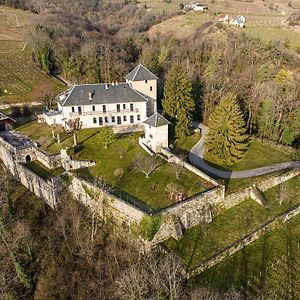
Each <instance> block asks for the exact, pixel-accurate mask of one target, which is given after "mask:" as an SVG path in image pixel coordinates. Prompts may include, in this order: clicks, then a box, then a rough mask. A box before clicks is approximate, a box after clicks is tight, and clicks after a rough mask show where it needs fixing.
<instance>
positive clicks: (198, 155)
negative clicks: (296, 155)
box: [189, 123, 300, 178]
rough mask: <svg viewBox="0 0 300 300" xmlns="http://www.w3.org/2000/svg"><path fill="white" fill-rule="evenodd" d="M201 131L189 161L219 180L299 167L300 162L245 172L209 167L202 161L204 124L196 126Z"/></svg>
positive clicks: (205, 129)
mask: <svg viewBox="0 0 300 300" xmlns="http://www.w3.org/2000/svg"><path fill="white" fill-rule="evenodd" d="M198 127H199V128H200V129H201V132H202V137H201V139H200V140H199V142H198V143H197V144H196V145H195V146H194V147H193V148H192V149H191V151H190V154H189V159H190V162H191V163H192V165H194V166H195V167H197V168H199V169H201V170H202V171H206V172H208V173H210V174H211V175H214V176H218V177H221V178H249V177H256V176H260V175H264V174H268V173H271V172H274V171H280V170H285V169H289V168H296V167H300V161H289V162H284V163H279V164H274V165H270V166H267V167H262V168H257V169H252V170H245V171H236V172H235V171H233V172H232V171H223V170H220V169H217V168H215V167H212V166H210V165H209V164H208V163H207V162H206V161H205V160H204V159H203V156H204V150H205V136H206V134H207V131H208V127H207V126H205V125H204V124H201V123H200V124H199V126H198Z"/></svg>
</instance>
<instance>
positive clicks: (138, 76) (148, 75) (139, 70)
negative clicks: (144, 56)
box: [125, 64, 158, 81]
mask: <svg viewBox="0 0 300 300" xmlns="http://www.w3.org/2000/svg"><path fill="white" fill-rule="evenodd" d="M125 79H127V80H130V81H142V80H154V79H155V80H157V79H158V78H157V77H156V76H155V75H154V74H153V73H152V72H150V71H149V70H148V69H147V68H146V67H144V66H143V65H142V64H139V65H138V66H137V67H135V68H134V69H133V70H132V71H131V72H130V73H129V74H127V75H126V76H125Z"/></svg>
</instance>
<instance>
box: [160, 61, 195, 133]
mask: <svg viewBox="0 0 300 300" xmlns="http://www.w3.org/2000/svg"><path fill="white" fill-rule="evenodd" d="M162 104H163V109H164V111H165V113H166V114H167V115H168V117H170V118H171V119H172V122H173V124H174V125H175V134H176V137H177V138H180V137H185V136H187V135H188V134H189V128H190V125H191V117H192V114H193V112H194V109H195V102H194V99H193V92H192V84H191V82H190V80H189V78H188V76H187V73H186V71H185V70H184V68H183V67H182V66H181V65H179V64H177V65H174V66H173V68H172V69H171V70H170V72H169V74H168V76H167V80H166V83H165V89H164V99H163V102H162Z"/></svg>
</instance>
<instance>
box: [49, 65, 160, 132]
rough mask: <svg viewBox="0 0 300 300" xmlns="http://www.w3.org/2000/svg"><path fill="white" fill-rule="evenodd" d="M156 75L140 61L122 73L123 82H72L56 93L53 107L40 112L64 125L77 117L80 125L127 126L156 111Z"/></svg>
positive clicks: (50, 120)
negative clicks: (51, 109)
mask: <svg viewBox="0 0 300 300" xmlns="http://www.w3.org/2000/svg"><path fill="white" fill-rule="evenodd" d="M156 100H157V77H156V76H155V75H154V74H152V73H151V72H150V71H149V70H147V69H146V68H145V67H144V66H143V65H139V66H137V67H136V68H135V69H134V70H133V71H131V72H130V73H129V74H128V75H127V76H126V83H120V84H118V83H112V84H95V85H88V84H86V85H76V86H74V87H73V88H71V89H69V90H68V91H66V92H64V93H62V94H60V95H59V96H58V97H57V111H47V112H44V113H43V120H44V121H45V122H46V123H47V124H48V125H62V126H63V127H65V126H66V122H68V121H69V120H70V119H75V118H79V119H80V121H81V122H82V128H97V127H101V126H130V125H138V124H140V123H142V122H144V121H145V120H146V119H147V117H148V116H150V115H151V114H153V113H154V112H155V111H156V106H157V104H156Z"/></svg>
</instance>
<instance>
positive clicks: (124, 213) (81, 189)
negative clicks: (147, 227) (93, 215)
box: [69, 173, 148, 224]
mask: <svg viewBox="0 0 300 300" xmlns="http://www.w3.org/2000/svg"><path fill="white" fill-rule="evenodd" d="M69 176H70V177H71V178H72V183H71V185H70V187H69V190H70V192H71V193H72V195H73V196H74V197H75V198H76V199H77V200H78V201H80V202H81V203H82V204H84V205H85V206H87V207H90V208H91V209H92V210H95V209H96V210H97V212H99V213H100V215H101V216H102V217H104V218H106V217H110V218H113V219H115V220H116V221H118V222H119V223H122V222H125V223H127V224H131V223H133V222H135V223H139V222H140V221H141V220H142V219H143V217H144V216H146V215H148V214H147V213H146V212H143V211H142V210H140V209H139V208H137V207H135V206H133V205H131V204H130V203H128V202H125V201H124V200H122V199H120V198H118V197H116V196H114V195H112V194H110V193H109V192H106V191H104V190H103V189H101V188H100V187H97V186H95V185H93V184H92V183H90V182H88V181H86V180H84V179H82V178H79V177H77V176H74V174H72V173H69Z"/></svg>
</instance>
